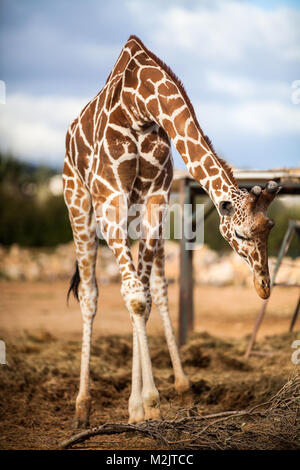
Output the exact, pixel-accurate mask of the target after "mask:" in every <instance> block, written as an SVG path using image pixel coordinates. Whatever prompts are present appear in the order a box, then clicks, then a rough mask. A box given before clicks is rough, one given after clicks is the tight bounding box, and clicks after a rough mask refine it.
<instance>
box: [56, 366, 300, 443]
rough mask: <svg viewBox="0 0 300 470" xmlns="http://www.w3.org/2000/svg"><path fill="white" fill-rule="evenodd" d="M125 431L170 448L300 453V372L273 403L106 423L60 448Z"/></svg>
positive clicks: (180, 412) (73, 438)
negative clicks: (290, 451)
mask: <svg viewBox="0 0 300 470" xmlns="http://www.w3.org/2000/svg"><path fill="white" fill-rule="evenodd" d="M182 415H185V416H182ZM187 415H189V416H187ZM124 432H127V433H128V432H132V433H140V434H143V435H144V436H147V437H150V438H152V439H153V440H154V441H156V442H157V443H158V444H159V445H160V446H161V447H163V448H165V449H194V450H198V449H212V450H225V449H247V450H267V449H272V450H275V449H276V450H279V449H285V450H287V449H290V450H291V449H299V448H300V374H297V375H294V376H293V377H292V378H291V379H290V380H289V381H288V382H287V383H286V384H285V385H284V386H283V387H282V388H281V389H280V390H279V392H278V393H277V394H276V395H275V396H273V397H272V398H271V399H270V400H269V401H268V402H265V403H262V404H260V405H256V406H255V407H252V408H251V409H248V410H242V411H227V412H221V413H214V414H211V415H206V416H201V415H199V414H196V413H194V412H193V409H189V410H188V409H182V410H180V411H178V413H177V416H176V417H175V419H172V420H168V419H165V420H163V421H147V422H144V423H142V424H139V425H129V424H120V423H105V424H102V425H100V426H97V427H94V428H92V429H89V430H87V431H83V432H81V433H79V434H76V435H75V436H72V437H71V438H70V439H67V440H65V441H63V442H61V443H60V448H68V447H71V446H73V445H74V444H77V443H79V442H83V441H85V440H87V439H89V438H90V437H92V436H96V435H101V434H102V435H103V434H121V433H124Z"/></svg>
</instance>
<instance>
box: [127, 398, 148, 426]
mask: <svg viewBox="0 0 300 470" xmlns="http://www.w3.org/2000/svg"><path fill="white" fill-rule="evenodd" d="M142 421H145V413H144V407H143V404H142V403H141V402H140V403H136V404H131V403H130V401H129V419H128V424H136V423H141V422H142Z"/></svg>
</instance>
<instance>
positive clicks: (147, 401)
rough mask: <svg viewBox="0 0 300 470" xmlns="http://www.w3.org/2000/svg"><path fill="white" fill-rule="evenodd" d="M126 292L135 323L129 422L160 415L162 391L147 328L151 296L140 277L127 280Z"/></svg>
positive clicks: (124, 294) (128, 305)
mask: <svg viewBox="0 0 300 470" xmlns="http://www.w3.org/2000/svg"><path fill="white" fill-rule="evenodd" d="M122 295H123V297H124V300H125V304H126V305H127V308H128V310H129V313H130V318H131V321H132V326H133V363H132V392H131V396H130V400H129V423H138V422H140V421H144V420H148V419H159V418H160V407H159V393H158V390H157V388H156V387H155V383H154V379H153V373H152V364H151V358H150V352H149V346H148V338H147V332H146V318H147V316H148V315H147V297H146V296H145V294H144V289H143V285H142V284H141V282H140V281H139V280H136V279H135V280H130V281H128V280H125V281H123V283H122Z"/></svg>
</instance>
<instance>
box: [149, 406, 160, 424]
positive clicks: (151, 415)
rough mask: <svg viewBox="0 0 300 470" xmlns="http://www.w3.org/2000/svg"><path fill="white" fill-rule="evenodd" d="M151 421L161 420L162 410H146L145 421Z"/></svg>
mask: <svg viewBox="0 0 300 470" xmlns="http://www.w3.org/2000/svg"><path fill="white" fill-rule="evenodd" d="M149 419H153V420H157V419H161V414H160V409H159V407H157V408H150V407H149V408H148V407H147V408H146V409H145V421H147V420H149Z"/></svg>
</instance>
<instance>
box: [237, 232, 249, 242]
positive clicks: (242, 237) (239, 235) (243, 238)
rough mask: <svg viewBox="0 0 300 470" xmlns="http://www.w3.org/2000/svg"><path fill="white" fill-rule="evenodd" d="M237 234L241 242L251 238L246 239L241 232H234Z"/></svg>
mask: <svg viewBox="0 0 300 470" xmlns="http://www.w3.org/2000/svg"><path fill="white" fill-rule="evenodd" d="M234 233H235V236H236V238H239V239H240V240H249V238H247V237H244V236H243V235H241V234H240V233H239V232H237V231H236V230H235V231H234Z"/></svg>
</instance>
